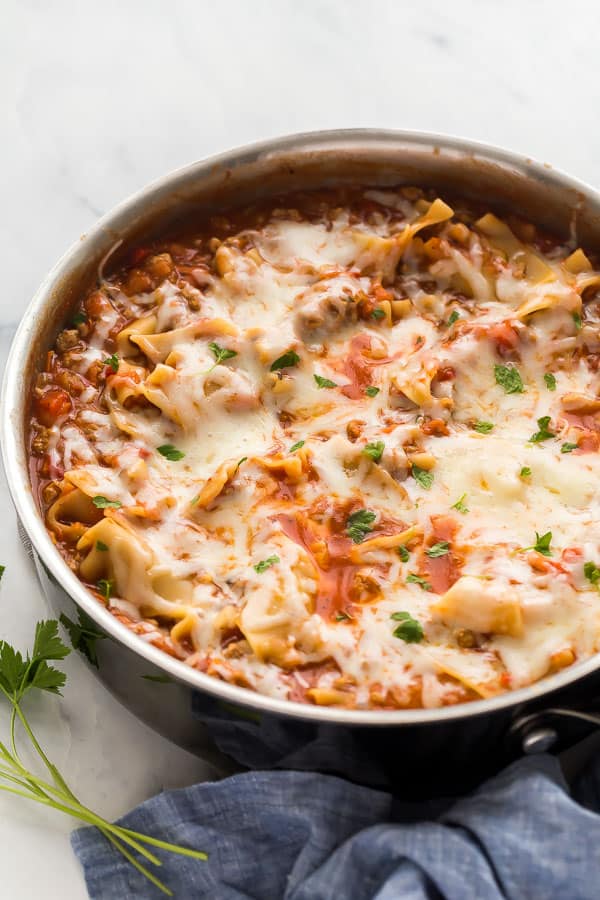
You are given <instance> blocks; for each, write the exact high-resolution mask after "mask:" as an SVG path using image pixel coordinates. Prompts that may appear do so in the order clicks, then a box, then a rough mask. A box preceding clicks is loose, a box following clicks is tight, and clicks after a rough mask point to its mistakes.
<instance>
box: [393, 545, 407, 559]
mask: <svg viewBox="0 0 600 900" xmlns="http://www.w3.org/2000/svg"><path fill="white" fill-rule="evenodd" d="M396 552H397V553H398V556H399V557H400V559H401V560H402V562H408V560H409V559H410V553H409V552H408V550H407V548H406V547H405V546H404V544H400V546H399V547H397V548H396Z"/></svg>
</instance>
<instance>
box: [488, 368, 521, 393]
mask: <svg viewBox="0 0 600 900" xmlns="http://www.w3.org/2000/svg"><path fill="white" fill-rule="evenodd" d="M494 377H495V378H496V384H499V385H500V387H502V388H504V390H505V392H506V393H507V394H522V393H523V391H524V390H525V388H524V386H523V379H522V378H521V373H520V372H519V370H518V369H517V368H516V367H515V366H513V365H512V364H511V365H508V366H500V365H497V366H494Z"/></svg>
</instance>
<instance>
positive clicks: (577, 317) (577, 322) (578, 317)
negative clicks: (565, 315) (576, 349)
mask: <svg viewBox="0 0 600 900" xmlns="http://www.w3.org/2000/svg"><path fill="white" fill-rule="evenodd" d="M573 321H574V322H575V330H576V331H579V330H580V329H581V325H582V321H581V315H580V314H579V313H578V312H574V313H573Z"/></svg>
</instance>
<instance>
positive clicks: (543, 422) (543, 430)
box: [529, 416, 556, 444]
mask: <svg viewBox="0 0 600 900" xmlns="http://www.w3.org/2000/svg"><path fill="white" fill-rule="evenodd" d="M537 423H538V428H539V429H540V430H539V431H536V432H535V434H532V435H531V437H530V438H529V440H530V441H531V442H532V443H534V444H539V443H541V442H542V441H547V440H549V438H553V437H556V435H555V433H554V432H553V431H548V425H549V424H550V416H542V418H541V419H538V420H537Z"/></svg>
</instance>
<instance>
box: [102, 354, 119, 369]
mask: <svg viewBox="0 0 600 900" xmlns="http://www.w3.org/2000/svg"><path fill="white" fill-rule="evenodd" d="M103 364H104V365H105V366H110V367H111V369H112V370H113V372H118V371H119V357H118V356H117V354H116V353H113V355H112V356H109V357H108V358H107V359H105V360H103Z"/></svg>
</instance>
